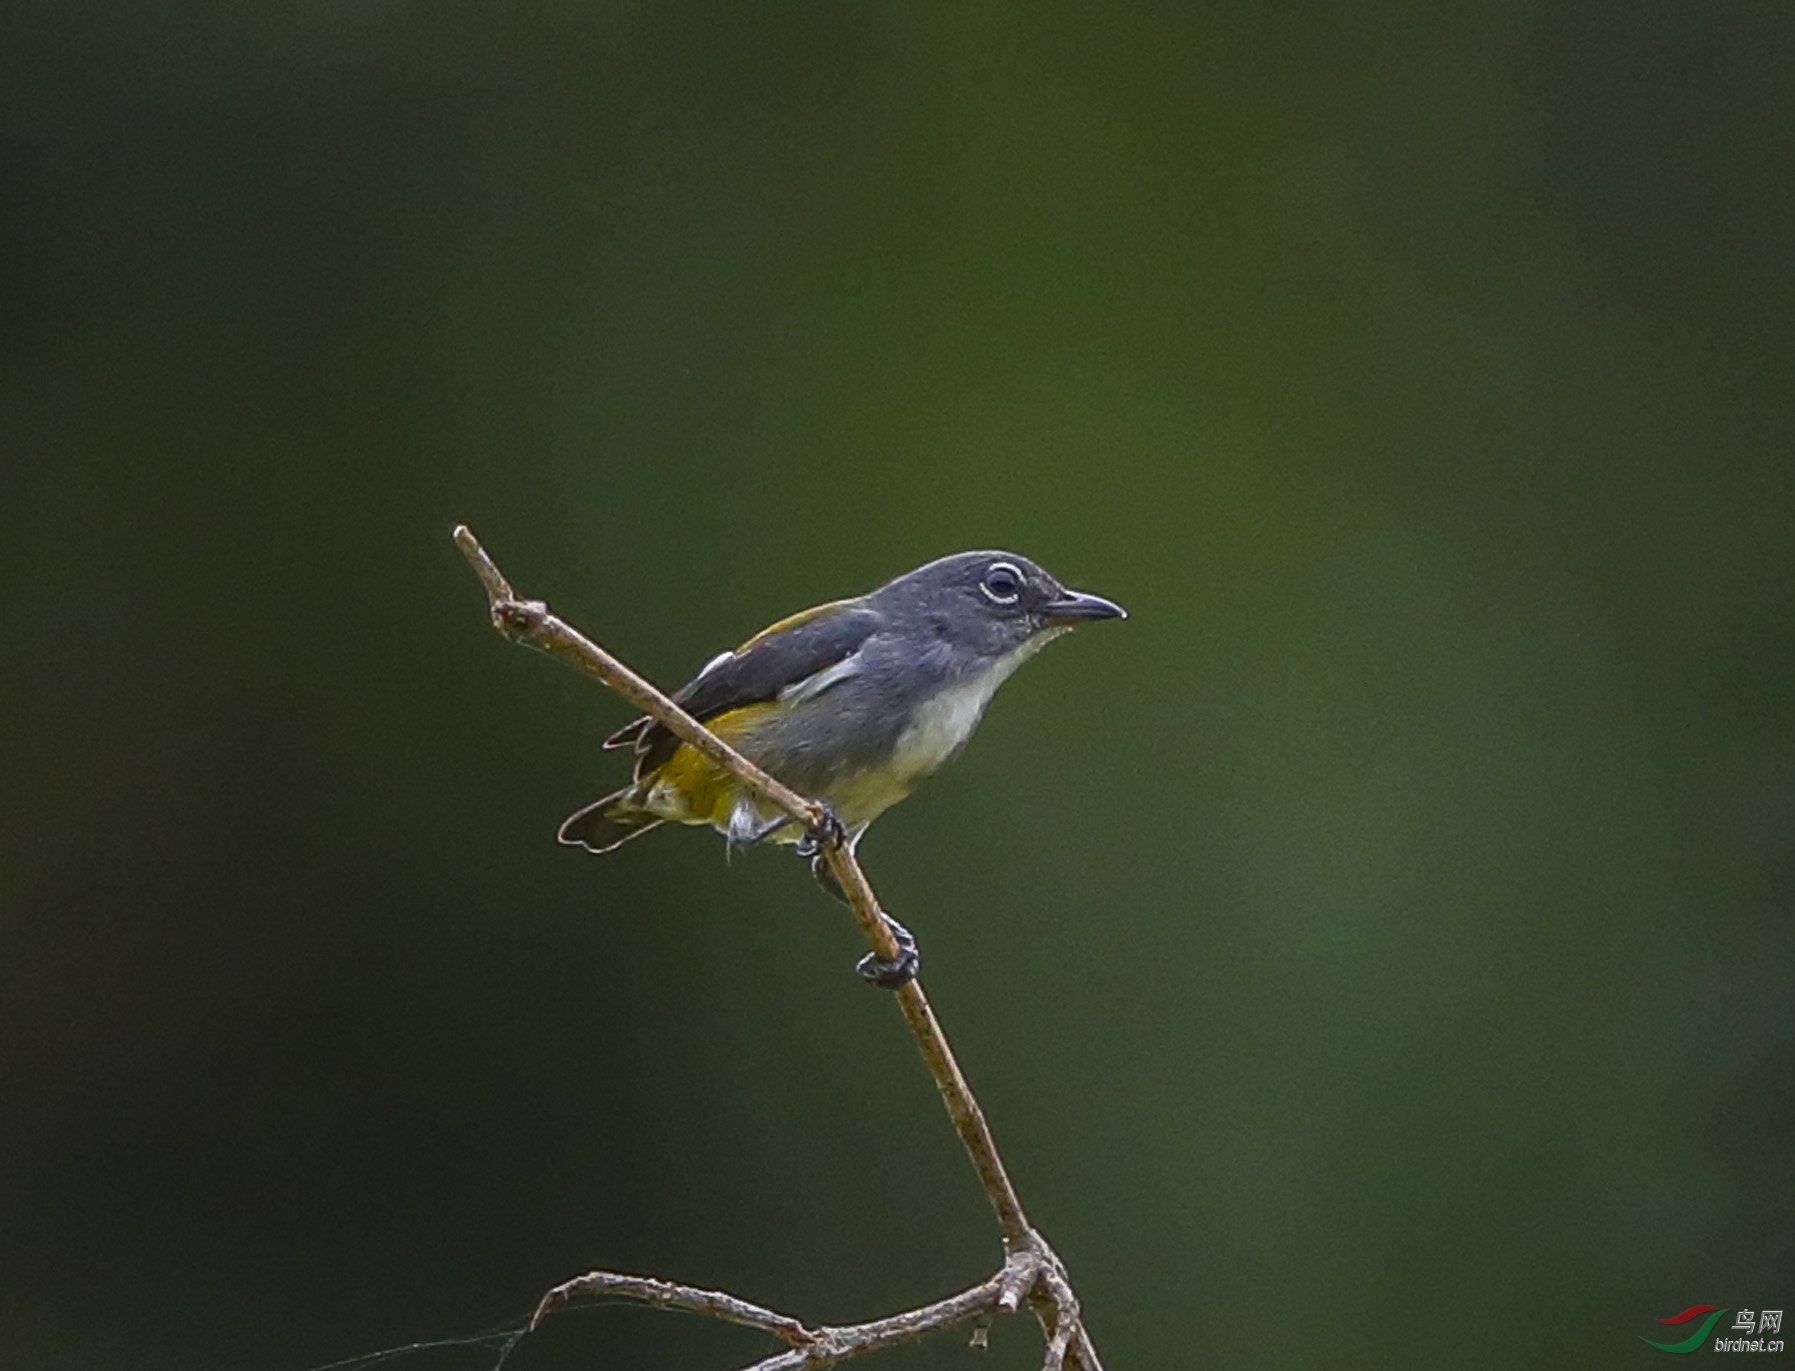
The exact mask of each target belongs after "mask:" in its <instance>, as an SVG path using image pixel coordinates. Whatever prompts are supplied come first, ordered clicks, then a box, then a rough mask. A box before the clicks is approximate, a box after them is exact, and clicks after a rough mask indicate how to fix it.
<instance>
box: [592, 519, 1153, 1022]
mask: <svg viewBox="0 0 1795 1371" xmlns="http://www.w3.org/2000/svg"><path fill="white" fill-rule="evenodd" d="M1127 617H1128V616H1127V612H1126V611H1125V610H1124V609H1123V608H1122V607H1121V606H1120V605H1118V604H1116V603H1115V602H1114V601H1113V600H1107V599H1105V598H1104V597H1103V596H1101V595H1093V594H1088V593H1086V592H1084V591H1078V590H1069V589H1067V588H1066V587H1065V586H1063V585H1062V584H1061V583H1060V582H1059V581H1058V580H1056V579H1055V578H1054V577H1053V576H1052V575H1050V574H1049V573H1048V572H1047V571H1046V570H1045V569H1044V568H1043V567H1041V566H1040V565H1039V564H1038V563H1036V562H1033V561H1030V560H1029V559H1028V558H1027V557H1024V556H1021V555H1020V554H1018V553H1014V552H1002V551H974V552H960V553H955V554H953V555H952V556H947V557H941V558H938V559H937V560H935V561H932V562H929V563H927V564H925V565H923V566H920V567H918V568H916V569H915V570H914V571H910V572H906V573H905V574H904V575H902V576H898V577H897V578H895V579H893V580H890V581H887V582H886V583H885V584H884V585H882V586H880V587H879V588H878V589H877V590H873V591H870V592H868V593H867V594H865V595H859V596H855V597H853V598H850V599H844V600H831V601H829V602H828V603H826V604H821V605H817V606H815V607H814V608H811V609H806V610H802V611H800V612H798V613H796V614H793V615H790V616H789V617H787V618H784V619H781V620H779V621H778V622H777V623H774V624H772V625H771V626H769V627H767V628H765V629H762V630H761V631H760V632H759V633H757V634H755V635H754V636H753V637H752V638H749V639H748V640H747V641H746V642H744V643H742V644H741V646H739V647H737V648H734V649H733V650H731V651H728V652H720V653H718V654H717V655H716V656H715V657H712V658H711V659H710V661H708V662H707V663H706V664H705V665H704V667H703V668H702V669H701V670H700V671H699V672H698V674H697V675H696V676H694V677H693V678H692V679H691V680H690V681H688V682H686V684H685V685H684V686H682V687H681V688H680V689H679V690H678V691H677V692H676V693H675V694H674V696H673V699H674V701H675V702H676V703H678V704H679V705H680V706H681V707H682V708H684V709H685V710H686V711H687V713H689V714H691V715H692V716H693V717H694V718H696V719H697V720H699V722H701V723H703V724H704V725H705V726H706V727H707V728H709V729H710V730H711V731H712V732H713V733H715V734H716V735H717V736H718V737H719V738H721V739H722V740H723V741H724V742H726V743H728V744H729V745H730V746H731V747H733V748H735V749H736V750H737V751H738V752H740V753H741V754H742V755H743V756H745V757H747V758H748V759H749V760H750V761H752V762H754V763H755V764H756V765H758V766H759V767H761V768H762V769H763V770H765V771H767V772H769V773H770V774H771V775H773V776H775V777H777V778H778V779H779V780H781V781H783V782H784V783H785V784H786V785H788V786H790V787H791V788H792V789H794V790H796V791H798V792H799V793H800V794H802V795H806V796H809V797H810V798H812V799H814V800H817V801H818V802H820V803H821V804H822V805H823V806H824V807H825V810H826V812H827V813H828V814H829V816H830V826H831V827H833V828H835V830H836V833H837V834H838V835H839V836H840V838H841V840H842V841H844V842H845V843H846V845H847V846H848V848H849V850H850V851H852V850H853V849H854V848H855V847H856V846H857V845H858V843H859V841H860V839H861V837H862V836H863V835H864V834H865V832H866V830H867V827H868V826H869V825H870V824H871V823H872V821H873V820H874V819H876V818H878V817H879V815H880V814H882V813H884V812H885V811H886V810H887V809H889V808H890V807H891V806H892V805H894V804H896V803H897V802H898V801H899V800H902V799H903V798H905V796H907V795H908V794H909V793H910V792H911V790H912V789H913V788H914V787H915V786H916V784H917V783H918V782H919V781H921V780H922V779H923V778H924V777H926V776H928V775H930V774H931V773H933V772H935V771H937V770H939V769H940V768H941V767H942V766H943V765H945V764H946V763H947V762H948V761H949V760H950V759H952V758H953V757H954V756H955V755H956V754H958V753H959V752H960V750H961V749H962V748H964V747H965V746H966V743H967V741H968V740H969V739H970V738H971V736H972V733H973V730H974V729H975V728H977V726H978V723H979V720H980V718H981V717H982V716H983V714H984V711H985V706H986V705H987V704H989V703H990V700H991V697H992V695H993V694H994V693H995V692H996V690H997V688H998V687H999V686H1001V685H1002V684H1003V683H1004V682H1005V681H1006V680H1008V679H1009V677H1010V676H1011V674H1012V673H1013V672H1015V670H1016V669H1017V668H1018V667H1019V666H1021V665H1022V664H1023V663H1024V662H1026V661H1027V660H1028V659H1029V658H1030V657H1032V656H1034V655H1035V653H1037V652H1039V651H1040V650H1041V649H1042V648H1043V647H1045V646H1046V645H1047V644H1048V643H1049V642H1051V641H1053V639H1055V638H1057V637H1059V636H1060V635H1062V634H1064V633H1066V632H1068V631H1070V630H1071V629H1072V628H1074V627H1076V626H1077V625H1079V624H1082V623H1087V622H1090V621H1093V620H1100V619H1125V618H1127ZM604 746H605V747H606V748H626V747H627V748H630V749H631V750H632V751H633V753H634V758H635V766H634V770H633V774H632V776H631V779H630V783H629V784H628V785H626V786H624V787H623V788H622V789H620V790H617V791H615V792H613V793H612V794H609V795H606V796H604V797H603V798H602V799H599V800H595V801H593V802H592V803H591V804H589V805H586V806H585V807H584V808H582V809H580V810H578V811H577V812H576V813H574V814H573V815H571V816H570V817H569V818H568V819H567V821H566V822H565V823H563V824H562V825H561V828H560V832H559V835H558V836H559V839H560V841H561V842H562V843H565V844H567V845H569V846H573V847H581V848H585V849H586V850H588V851H590V852H611V851H614V850H615V849H616V848H618V847H621V846H622V845H623V844H624V843H626V842H629V841H631V840H632V839H634V838H638V837H640V836H642V835H643V834H644V833H647V832H649V831H651V830H652V829H655V828H658V827H660V826H661V825H662V824H664V823H678V824H689V825H708V826H709V827H711V828H713V829H715V830H717V831H718V832H719V833H721V834H722V835H723V836H724V837H725V838H726V839H727V840H728V842H729V844H730V845H731V846H732V847H734V846H739V845H744V844H749V843H757V842H772V843H775V844H781V845H793V846H796V847H797V849H798V852H799V855H801V856H805V857H808V858H809V859H810V862H811V870H812V871H813V872H814V873H815V874H816V876H817V878H818V880H819V882H820V883H821V884H822V885H823V887H824V888H825V889H826V890H828V891H829V892H830V893H831V894H833V895H835V896H836V897H837V898H840V897H841V892H840V891H839V890H838V889H836V888H835V883H834V879H833V877H832V876H830V875H829V873H828V867H827V865H826V863H825V862H824V860H823V856H822V852H821V848H820V845H819V842H818V839H817V835H816V834H813V833H811V832H809V831H808V830H807V829H806V828H805V826H804V825H803V824H801V823H800V822H799V821H798V820H796V819H794V818H792V817H791V816H790V815H789V814H787V813H786V812H785V811H784V810H782V809H779V808H778V807H777V806H775V805H773V804H771V803H770V802H768V801H765V800H762V799H761V798H759V797H758V796H756V795H754V794H753V793H752V792H750V791H749V790H748V789H747V788H746V787H745V786H743V785H742V784H741V783H740V782H739V781H738V780H737V779H736V778H735V776H733V775H732V774H731V773H730V772H728V771H727V770H725V769H724V768H722V767H720V766H718V765H717V764H716V763H715V762H713V761H712V760H711V759H710V758H708V757H706V756H705V755H704V754H703V753H701V752H699V751H698V750H697V749H696V748H693V747H692V746H690V745H689V744H687V743H684V742H682V741H681V740H680V739H679V738H678V737H676V736H675V735H674V734H673V733H672V732H671V731H670V730H669V729H668V728H667V727H666V726H665V725H663V724H661V723H660V722H659V721H658V720H655V719H653V718H649V717H643V718H639V719H635V720H632V721H631V722H630V723H628V724H625V725H624V726H623V727H622V728H620V729H618V730H617V731H616V732H615V733H613V734H612V735H611V736H610V737H609V738H607V739H605V741H604ZM887 917H888V918H889V916H887ZM890 922H891V923H892V925H893V934H894V936H895V937H896V938H897V942H898V945H899V949H900V956H899V957H897V958H894V959H890V960H886V959H882V958H879V957H876V956H871V955H869V956H867V957H863V958H862V959H861V961H860V963H859V965H858V970H859V971H860V973H861V974H862V975H863V976H864V977H865V978H866V979H867V980H869V981H871V982H872V983H874V984H876V985H881V986H886V987H888V988H891V987H895V986H898V985H902V984H903V983H904V982H905V981H908V980H910V979H912V978H913V977H914V976H915V974H916V971H917V968H918V966H919V965H920V960H921V959H920V953H919V952H918V951H917V949H916V942H915V939H914V937H912V936H911V935H910V933H909V931H908V930H907V929H904V928H903V926H902V925H901V924H898V923H897V921H896V920H890Z"/></svg>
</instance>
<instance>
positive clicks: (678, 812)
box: [642, 701, 917, 843]
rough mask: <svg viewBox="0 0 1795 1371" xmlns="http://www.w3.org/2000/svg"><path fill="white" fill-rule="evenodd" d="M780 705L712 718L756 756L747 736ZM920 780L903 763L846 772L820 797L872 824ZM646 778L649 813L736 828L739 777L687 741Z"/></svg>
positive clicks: (787, 838)
mask: <svg viewBox="0 0 1795 1371" xmlns="http://www.w3.org/2000/svg"><path fill="white" fill-rule="evenodd" d="M778 708H779V706H778V705H777V704H775V703H773V702H772V701H765V702H762V703H757V704H751V705H744V706H742V707H741V708H740V709H732V710H730V711H728V712H727V713H724V714H719V715H717V716H716V717H715V718H713V719H709V720H706V723H707V725H708V726H709V728H710V729H711V731H712V732H714V733H715V734H716V735H717V736H718V737H719V738H721V739H723V741H724V742H726V743H729V744H731V745H732V746H734V747H738V748H742V749H743V750H744V751H746V752H748V753H749V755H753V748H752V745H751V744H750V745H748V746H744V740H747V739H749V738H751V736H752V734H753V732H754V727H755V725H756V724H757V723H758V722H759V721H760V720H761V719H764V718H765V717H766V716H767V715H768V714H769V713H771V712H773V711H774V710H777V709H778ZM916 779H917V777H916V776H915V775H914V774H911V775H906V774H904V771H903V769H902V768H901V767H897V766H887V767H880V768H875V769H873V770H869V771H859V772H854V773H852V774H850V775H847V776H843V777H841V778H840V779H839V780H837V781H836V782H835V783H834V784H833V785H831V786H830V787H829V790H828V792H827V793H826V794H823V795H819V796H818V797H817V798H818V799H822V800H827V801H828V802H829V803H830V804H831V805H833V806H834V807H835V812H836V813H837V814H839V815H840V816H841V819H842V822H843V823H845V824H846V825H847V826H848V828H849V829H850V830H853V829H857V828H860V827H862V826H863V825H865V824H869V823H871V822H872V821H873V820H874V819H876V818H877V817H878V816H879V815H880V814H882V813H883V812H884V811H885V810H887V809H889V808H890V807H891V806H892V805H894V804H896V803H897V802H898V801H899V800H901V799H903V798H904V796H906V795H908V794H909V793H910V787H911V786H912V785H913V784H914V783H915V781H916ZM643 782H644V784H643V792H644V793H643V800H642V807H643V808H644V809H646V810H648V812H649V813H651V814H654V815H657V816H658V817H660V818H663V819H671V820H672V821H673V822H674V823H681V824H709V825H710V826H712V827H713V828H716V829H718V830H719V831H721V832H724V833H728V832H729V831H730V827H731V820H732V819H733V818H735V811H736V806H737V803H738V801H740V800H741V799H742V792H741V787H740V786H739V785H738V784H737V782H736V779H735V777H733V776H731V775H730V774H729V773H728V772H727V771H725V770H724V769H723V768H722V767H720V766H718V765H717V764H716V763H715V762H713V761H711V760H710V758H708V757H706V756H705V755H704V754H703V753H701V752H699V751H698V750H697V749H696V748H693V747H690V746H688V745H686V744H684V743H681V744H680V746H679V748H678V750H677V751H675V752H674V754H673V755H672V756H671V757H669V758H668V759H667V760H666V761H665V762H663V763H662V764H661V765H660V766H659V767H658V768H656V769H655V771H654V772H653V774H652V775H649V776H646V777H644V778H643ZM753 808H754V812H755V813H757V814H759V815H760V817H761V818H763V819H767V818H771V817H772V816H773V813H774V811H773V810H770V809H763V807H762V806H760V805H755V806H754V807H753ZM802 836H803V830H802V829H801V828H799V827H798V826H797V825H796V824H788V825H786V826H785V827H783V828H781V829H779V830H778V831H777V832H776V833H773V834H771V835H769V837H770V839H771V841H773V842H776V843H794V842H796V841H797V840H798V839H799V838H801V837H802Z"/></svg>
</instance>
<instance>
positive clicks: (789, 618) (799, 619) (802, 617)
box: [726, 600, 848, 717]
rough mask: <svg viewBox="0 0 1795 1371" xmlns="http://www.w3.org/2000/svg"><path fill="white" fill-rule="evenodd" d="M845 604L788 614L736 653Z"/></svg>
mask: <svg viewBox="0 0 1795 1371" xmlns="http://www.w3.org/2000/svg"><path fill="white" fill-rule="evenodd" d="M847 603H848V602H847V601H846V600H830V601H828V602H827V603H826V604H820V605H812V606H811V607H810V608H809V609H800V610H799V611H798V612H797V613H796V614H788V615H786V617H785V618H783V619H781V620H780V621H779V622H778V623H776V624H768V625H767V626H766V627H765V628H763V629H761V631H760V632H759V633H756V634H755V635H754V636H753V637H752V638H750V639H749V640H748V641H747V642H745V643H743V644H742V645H741V646H740V647H738V648H737V649H736V651H737V652H745V651H747V650H748V649H749V648H751V647H753V646H754V644H756V643H758V642H759V641H760V640H761V639H762V638H765V637H769V636H770V635H772V634H774V633H782V632H784V631H785V630H786V629H788V628H796V627H797V626H798V625H799V624H803V623H808V622H809V621H810V620H812V619H814V618H816V616H817V615H819V614H826V613H828V612H829V611H830V610H832V609H840V608H841V607H842V606H843V605H845V604H847ZM726 717H727V716H726Z"/></svg>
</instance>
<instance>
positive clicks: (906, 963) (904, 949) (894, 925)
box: [854, 914, 922, 990]
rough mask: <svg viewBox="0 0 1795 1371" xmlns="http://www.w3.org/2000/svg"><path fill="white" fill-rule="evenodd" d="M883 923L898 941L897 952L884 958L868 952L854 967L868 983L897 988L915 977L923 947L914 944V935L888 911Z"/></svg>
mask: <svg viewBox="0 0 1795 1371" xmlns="http://www.w3.org/2000/svg"><path fill="white" fill-rule="evenodd" d="M885 926H886V927H887V928H889V929H890V930H891V936H892V938H893V940H895V941H896V943H897V945H898V954H897V956H895V957H893V958H891V959H890V960H889V961H887V960H886V959H885V958H883V957H881V956H879V954H878V953H876V952H869V953H867V954H866V955H865V956H864V957H862V958H861V959H860V960H859V961H857V962H855V963H854V970H856V971H858V972H859V973H860V975H861V977H862V978H863V979H864V980H865V981H866V982H867V983H868V984H870V985H876V986H878V987H879V988H880V989H881V990H896V989H897V988H898V987H899V986H901V985H907V984H908V983H909V982H911V981H913V980H915V979H916V973H917V972H919V971H921V970H922V949H921V948H919V947H917V945H916V938H915V936H914V935H913V934H912V933H911V932H910V930H909V929H907V928H905V927H904V926H903V925H902V924H901V923H899V922H898V921H897V920H896V919H894V918H892V917H891V915H889V914H887V915H885Z"/></svg>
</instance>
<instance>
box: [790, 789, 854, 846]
mask: <svg viewBox="0 0 1795 1371" xmlns="http://www.w3.org/2000/svg"><path fill="white" fill-rule="evenodd" d="M817 805H818V807H819V808H820V809H821V810H822V811H823V817H822V818H821V819H819V820H818V821H817V822H816V823H815V824H813V825H812V826H811V827H810V829H809V830H808V831H807V832H806V833H805V834H804V836H803V837H802V838H800V839H798V855H799V856H800V857H819V856H821V855H822V852H823V849H824V848H827V847H845V846H847V842H848V826H847V825H846V824H844V823H843V822H842V821H841V815H839V814H837V813H836V812H835V806H834V805H832V804H830V803H829V802H828V801H827V800H818V801H817Z"/></svg>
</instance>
